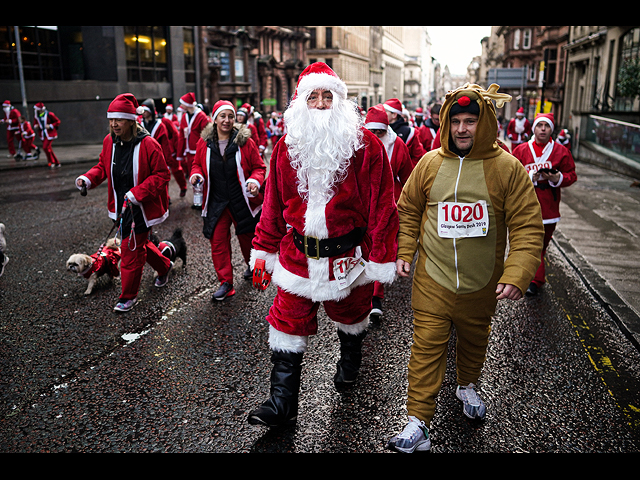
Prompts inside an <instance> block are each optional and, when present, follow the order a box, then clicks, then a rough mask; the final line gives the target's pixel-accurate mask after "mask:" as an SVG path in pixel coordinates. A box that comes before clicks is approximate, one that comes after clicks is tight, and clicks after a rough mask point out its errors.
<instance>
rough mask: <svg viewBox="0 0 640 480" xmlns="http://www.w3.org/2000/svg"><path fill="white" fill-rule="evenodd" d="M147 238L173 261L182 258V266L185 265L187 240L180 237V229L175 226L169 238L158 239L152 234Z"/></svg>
mask: <svg viewBox="0 0 640 480" xmlns="http://www.w3.org/2000/svg"><path fill="white" fill-rule="evenodd" d="M149 239H150V240H151V241H152V242H153V243H154V244H155V246H156V247H158V248H159V249H160V252H162V254H163V255H164V256H165V257H167V258H168V259H169V260H171V261H172V262H174V263H175V261H176V259H178V258H179V259H181V260H182V268H184V267H186V266H187V242H185V241H184V238H182V229H180V228H176V229H175V230H174V231H173V235H171V238H170V239H169V240H162V241H159V240H158V237H156V236H155V235H154V234H151V236H150V237H149Z"/></svg>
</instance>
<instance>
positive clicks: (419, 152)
mask: <svg viewBox="0 0 640 480" xmlns="http://www.w3.org/2000/svg"><path fill="white" fill-rule="evenodd" d="M383 105H384V109H385V110H386V111H387V116H388V118H389V126H390V127H391V128H392V129H393V131H394V132H396V134H397V135H398V137H400V138H401V139H402V140H403V141H404V143H405V144H406V145H407V147H408V148H409V154H410V155H411V162H412V163H413V165H414V166H415V165H416V164H417V163H418V162H419V161H420V159H421V158H422V156H423V155H424V154H425V153H427V152H426V151H425V149H424V147H423V146H422V143H421V141H420V135H419V133H418V130H417V129H416V128H415V127H412V126H410V125H409V124H408V123H407V121H406V120H405V118H404V117H403V116H402V111H403V106H402V103H400V100H398V99H397V98H391V99H389V100H387V101H386V102H385V103H384V104H383Z"/></svg>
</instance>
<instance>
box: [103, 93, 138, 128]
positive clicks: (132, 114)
mask: <svg viewBox="0 0 640 480" xmlns="http://www.w3.org/2000/svg"><path fill="white" fill-rule="evenodd" d="M143 111H144V109H143V108H142V107H140V106H139V105H138V100H136V97H134V96H133V94H132V93H121V94H120V95H118V96H117V97H116V98H114V99H113V101H112V102H111V104H110V105H109V108H108V109H107V118H125V119H127V120H134V121H135V120H137V119H138V115H142V112H143Z"/></svg>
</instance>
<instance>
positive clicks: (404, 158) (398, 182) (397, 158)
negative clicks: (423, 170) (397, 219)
mask: <svg viewBox="0 0 640 480" xmlns="http://www.w3.org/2000/svg"><path fill="white" fill-rule="evenodd" d="M389 130H390V131H389V133H388V134H387V135H389V136H391V138H390V139H389V145H385V149H386V151H387V158H389V163H390V164H391V172H392V173H393V185H394V200H395V201H396V203H397V202H398V199H399V198H400V194H401V193H402V187H404V184H405V183H407V180H408V179H409V175H411V172H412V171H413V166H414V165H413V162H412V161H411V156H410V155H409V148H408V147H407V146H406V145H405V143H404V142H403V141H402V139H401V138H400V137H398V136H397V135H396V134H395V132H393V130H391V129H389ZM384 143H385V142H383V144H384Z"/></svg>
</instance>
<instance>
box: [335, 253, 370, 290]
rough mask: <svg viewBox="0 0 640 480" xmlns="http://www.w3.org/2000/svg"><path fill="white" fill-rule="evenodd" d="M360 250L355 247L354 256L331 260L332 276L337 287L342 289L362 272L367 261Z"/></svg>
mask: <svg viewBox="0 0 640 480" xmlns="http://www.w3.org/2000/svg"><path fill="white" fill-rule="evenodd" d="M361 252H362V250H361V249H360V247H358V248H356V252H355V253H356V256H355V257H345V258H336V259H335V260H334V261H333V276H334V277H335V279H336V281H337V282H338V288H339V289H340V290H344V289H345V288H347V287H348V286H349V285H351V284H352V283H353V282H355V280H356V279H357V278H358V277H359V276H360V275H361V274H362V272H364V267H365V266H366V265H367V262H366V261H364V260H363V259H362V253H361Z"/></svg>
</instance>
